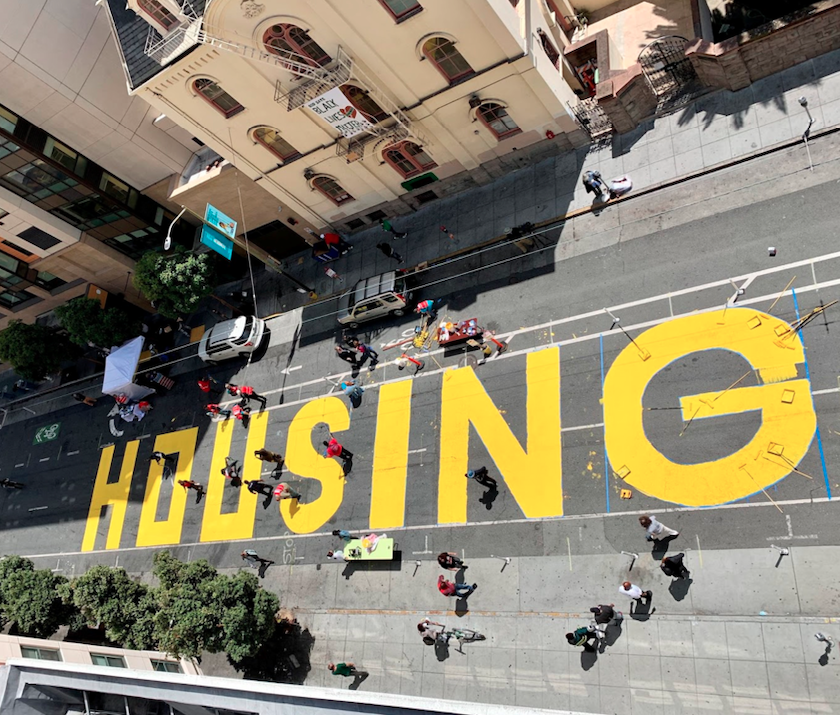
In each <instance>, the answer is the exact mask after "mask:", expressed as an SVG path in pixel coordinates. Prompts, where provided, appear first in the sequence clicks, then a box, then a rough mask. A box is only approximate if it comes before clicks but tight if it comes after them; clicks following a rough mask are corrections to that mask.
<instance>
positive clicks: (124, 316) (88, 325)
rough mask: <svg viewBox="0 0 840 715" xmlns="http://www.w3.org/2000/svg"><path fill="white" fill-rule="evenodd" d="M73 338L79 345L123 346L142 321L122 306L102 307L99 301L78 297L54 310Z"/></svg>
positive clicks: (136, 333) (137, 332)
mask: <svg viewBox="0 0 840 715" xmlns="http://www.w3.org/2000/svg"><path fill="white" fill-rule="evenodd" d="M55 314H56V315H57V316H58V319H59V321H60V322H61V325H62V327H63V328H64V329H65V330H66V331H67V332H68V333H69V334H70V340H72V341H73V342H74V343H76V344H78V345H88V344H93V345H96V346H97V347H100V348H109V347H111V346H112V345H121V344H122V343H124V342H125V341H126V340H128V339H129V338H132V337H134V336H136V335H138V334H139V332H140V322H139V321H137V320H134V319H132V318H131V317H130V316H129V315H128V313H126V312H125V311H124V310H123V309H122V308H102V306H101V305H100V303H99V301H98V300H95V299H93V298H88V297H86V296H79V297H78V298H73V300H70V301H67V302H66V303H65V304H64V305H59V306H58V307H57V308H56V309H55Z"/></svg>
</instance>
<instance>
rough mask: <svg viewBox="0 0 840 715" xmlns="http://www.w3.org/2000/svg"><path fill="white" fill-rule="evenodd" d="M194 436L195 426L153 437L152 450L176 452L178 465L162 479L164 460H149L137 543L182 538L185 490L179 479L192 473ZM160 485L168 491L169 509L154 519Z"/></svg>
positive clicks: (156, 543)
mask: <svg viewBox="0 0 840 715" xmlns="http://www.w3.org/2000/svg"><path fill="white" fill-rule="evenodd" d="M197 437H198V427H193V428H192V429H186V430H180V431H178V432H170V433H169V434H162V435H158V437H157V438H156V439H155V451H159V452H163V453H164V454H173V453H174V454H177V455H178V467H177V469H176V470H175V474H173V475H172V476H171V477H170V478H169V479H167V480H166V481H165V482H164V480H163V466H164V465H163V463H161V464H158V463H157V462H151V463H150V465H149V477H148V480H147V481H146V494H145V495H144V496H143V510H142V511H141V512H140V525H139V527H138V528H137V546H165V545H166V544H178V543H180V542H181V529H182V527H183V526H184V510H185V509H186V506H187V492H186V490H185V489H184V488H183V487H181V486H179V484H178V481H179V480H181V479H189V478H190V474H192V464H193V456H195V442H196V438H197ZM161 489H163V490H164V492H165V493H166V494H168V495H169V510H168V516H167V517H166V519H164V520H163V521H156V520H155V517H156V516H157V510H158V502H159V500H160V493H161Z"/></svg>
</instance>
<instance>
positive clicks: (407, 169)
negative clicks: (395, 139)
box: [383, 142, 437, 179]
mask: <svg viewBox="0 0 840 715" xmlns="http://www.w3.org/2000/svg"><path fill="white" fill-rule="evenodd" d="M383 156H384V157H385V161H387V162H388V163H389V164H390V165H391V166H392V167H394V169H396V170H397V171H398V172H399V173H400V174H402V176H403V178H404V179H409V178H411V177H412V176H417V174H420V173H422V172H424V171H428V170H429V169H434V168H435V167H436V166H437V164H435V161H434V159H432V157H430V156H429V155H428V154H427V153H426V152H425V151H424V150H423V148H422V147H420V146H418V145H417V144H415V143H414V142H400V143H399V144H395V145H394V146H392V147H388V148H387V149H386V150H385V151H384V152H383Z"/></svg>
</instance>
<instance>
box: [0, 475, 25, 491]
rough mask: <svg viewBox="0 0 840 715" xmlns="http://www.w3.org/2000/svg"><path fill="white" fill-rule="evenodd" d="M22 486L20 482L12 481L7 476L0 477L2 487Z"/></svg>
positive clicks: (19, 487) (17, 487)
mask: <svg viewBox="0 0 840 715" xmlns="http://www.w3.org/2000/svg"><path fill="white" fill-rule="evenodd" d="M23 486H24V485H23V484H21V483H20V482H13V481H12V480H11V479H9V478H8V477H6V478H5V479H0V487H3V489H23Z"/></svg>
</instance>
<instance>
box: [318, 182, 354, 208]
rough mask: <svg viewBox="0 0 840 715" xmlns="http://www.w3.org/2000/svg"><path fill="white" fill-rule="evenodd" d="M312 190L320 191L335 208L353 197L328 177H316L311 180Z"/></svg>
mask: <svg viewBox="0 0 840 715" xmlns="http://www.w3.org/2000/svg"><path fill="white" fill-rule="evenodd" d="M312 188H314V189H317V190H318V191H320V192H321V193H322V194H323V195H324V196H326V197H327V198H328V199H329V200H330V201H332V202H333V203H334V204H335V205H336V206H341V204H346V203H347V202H348V201H352V200H353V197H352V196H350V194H348V193H347V192H346V191H345V190H344V189H342V188H341V185H340V184H339V183H338V182H337V181H336V180H335V179H331V178H330V177H329V176H316V177H315V178H314V179H313V180H312Z"/></svg>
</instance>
